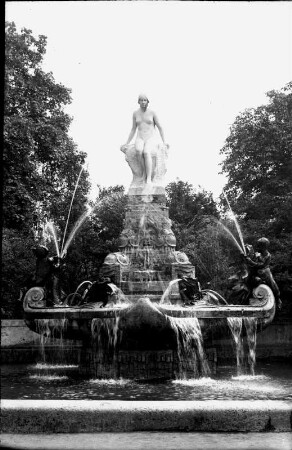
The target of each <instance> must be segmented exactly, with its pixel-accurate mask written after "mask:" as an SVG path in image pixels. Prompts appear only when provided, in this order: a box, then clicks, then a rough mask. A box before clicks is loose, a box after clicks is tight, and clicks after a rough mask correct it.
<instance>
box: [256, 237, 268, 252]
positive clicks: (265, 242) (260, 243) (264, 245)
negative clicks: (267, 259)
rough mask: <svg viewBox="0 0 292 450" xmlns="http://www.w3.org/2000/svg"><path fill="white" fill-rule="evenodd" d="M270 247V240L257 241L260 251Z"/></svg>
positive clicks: (263, 238) (261, 239)
mask: <svg viewBox="0 0 292 450" xmlns="http://www.w3.org/2000/svg"><path fill="white" fill-rule="evenodd" d="M269 245H270V241H269V239H267V238H265V237H262V238H260V239H258V241H257V246H258V249H259V250H266V249H267V248H268V247H269Z"/></svg>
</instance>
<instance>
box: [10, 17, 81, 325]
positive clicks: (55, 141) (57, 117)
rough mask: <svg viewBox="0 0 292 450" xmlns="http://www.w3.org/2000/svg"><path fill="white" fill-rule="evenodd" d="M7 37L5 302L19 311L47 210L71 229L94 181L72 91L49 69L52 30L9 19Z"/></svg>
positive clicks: (12, 311)
mask: <svg viewBox="0 0 292 450" xmlns="http://www.w3.org/2000/svg"><path fill="white" fill-rule="evenodd" d="M5 44H6V49H5V89H4V97H5V98H4V100H5V105H4V142H3V143H4V145H3V165H2V171H3V179H2V182H3V200H2V213H3V214H2V221H3V226H4V230H3V246H2V250H3V251H2V307H3V309H4V311H5V314H6V315H8V316H12V317H13V315H14V316H15V314H16V315H18V314H19V313H20V312H19V308H17V304H16V303H15V300H16V298H17V297H18V295H19V288H20V287H22V286H23V281H24V280H25V278H27V276H28V275H29V273H31V269H32V267H33V266H34V257H33V255H32V252H31V250H30V249H31V248H32V246H33V245H34V244H35V241H34V235H33V233H32V230H33V228H35V227H38V226H39V224H40V223H41V222H42V221H43V219H44V218H45V217H46V218H47V219H49V220H53V221H54V223H55V224H56V226H57V228H58V231H59V235H60V237H62V236H61V235H62V233H63V232H64V229H65V226H66V223H67V219H68V218H69V223H68V228H69V229H70V227H71V226H72V224H73V223H74V222H75V221H76V220H77V218H78V217H79V216H80V215H81V214H82V213H83V212H84V210H85V208H86V204H87V193H88V189H89V182H88V173H87V171H86V170H83V169H82V165H83V164H84V161H85V157H86V154H85V153H83V152H80V151H79V150H78V148H77V146H76V144H75V143H74V142H73V140H72V139H71V138H70V136H69V134H68V131H69V126H70V123H71V120H72V119H71V118H70V117H69V116H68V115H67V114H66V113H65V112H64V107H65V106H66V105H67V104H69V103H70V102H71V97H70V90H69V89H67V88H66V87H65V86H63V85H62V84H58V83H56V82H55V80H54V78H53V75H52V73H45V72H44V71H43V70H42V61H43V56H44V54H45V52H46V37H45V36H39V37H38V39H37V38H35V37H33V35H32V32H31V31H30V30H27V29H25V28H23V29H22V30H21V32H20V33H18V32H17V31H16V26H15V24H14V23H9V22H7V23H6V42H5ZM77 180H79V184H78V189H77V190H76V194H75V198H74V202H73V204H72V208H71V211H70V217H68V213H69V205H70V203H71V199H72V196H73V192H74V191H75V187H76V183H77Z"/></svg>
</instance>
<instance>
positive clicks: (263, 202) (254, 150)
mask: <svg viewBox="0 0 292 450" xmlns="http://www.w3.org/2000/svg"><path fill="white" fill-rule="evenodd" d="M267 96H268V99H269V103H268V104H267V105H263V106H259V107H257V108H250V109H247V110H246V111H244V112H243V113H242V114H240V115H239V116H238V117H237V118H236V120H235V122H234V124H233V125H232V127H231V131H230V135H229V136H228V138H227V139H226V142H225V145H224V147H223V148H222V149H221V154H222V155H223V156H224V157H225V159H224V162H223V164H222V172H223V173H226V174H227V176H228V183H227V185H226V186H225V191H226V192H227V195H228V197H229V198H230V199H231V200H232V204H233V205H234V210H235V212H237V213H238V214H239V215H241V216H242V217H243V218H244V219H245V220H246V221H248V220H251V219H252V220H255V219H256V220H258V221H259V222H262V223H264V224H265V227H268V229H269V230H270V232H271V233H276V235H279V234H281V233H286V232H291V231H292V175H291V174H292V116H291V110H290V106H291V105H292V82H291V83H288V84H287V86H285V88H283V89H282V91H280V92H277V91H270V92H268V93H267Z"/></svg>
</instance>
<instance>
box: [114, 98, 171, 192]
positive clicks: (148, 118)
mask: <svg viewBox="0 0 292 450" xmlns="http://www.w3.org/2000/svg"><path fill="white" fill-rule="evenodd" d="M138 103H139V105H140V108H139V109H138V110H137V111H134V113H133V124H132V129H131V131H130V134H129V137H128V140H127V142H126V144H124V145H122V146H121V150H122V151H123V152H124V153H126V150H127V149H128V146H129V144H130V143H131V141H132V139H133V137H134V136H135V134H136V131H137V136H136V140H135V152H136V155H137V159H138V162H139V166H140V169H142V173H143V177H144V181H145V183H146V184H148V185H149V184H151V181H152V176H153V169H154V168H153V154H155V152H157V149H158V141H157V136H156V133H155V127H157V128H158V130H159V133H160V136H161V139H162V142H163V144H164V146H165V147H166V148H167V149H168V147H169V146H168V145H167V144H165V139H164V133H163V130H162V127H161V125H160V123H159V120H158V118H157V115H156V114H155V112H154V111H151V110H150V109H148V104H149V100H148V98H147V96H146V95H144V94H141V95H139V98H138ZM132 170H133V169H132Z"/></svg>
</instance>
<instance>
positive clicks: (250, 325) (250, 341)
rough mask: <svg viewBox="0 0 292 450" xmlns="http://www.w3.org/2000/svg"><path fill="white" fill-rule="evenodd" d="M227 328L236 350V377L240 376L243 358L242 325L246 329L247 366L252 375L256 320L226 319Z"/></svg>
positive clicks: (250, 318)
mask: <svg viewBox="0 0 292 450" xmlns="http://www.w3.org/2000/svg"><path fill="white" fill-rule="evenodd" d="M227 321H228V325H229V328H230V330H231V332H232V336H233V340H234V342H235V348H236V364H237V375H238V376H239V375H241V374H242V365H243V357H244V348H243V341H242V323H244V325H245V329H246V338H247V339H246V340H247V345H248V364H249V369H250V374H251V375H254V373H255V372H254V369H255V362H256V335H257V318H255V317H244V318H241V317H228V318H227Z"/></svg>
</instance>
